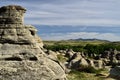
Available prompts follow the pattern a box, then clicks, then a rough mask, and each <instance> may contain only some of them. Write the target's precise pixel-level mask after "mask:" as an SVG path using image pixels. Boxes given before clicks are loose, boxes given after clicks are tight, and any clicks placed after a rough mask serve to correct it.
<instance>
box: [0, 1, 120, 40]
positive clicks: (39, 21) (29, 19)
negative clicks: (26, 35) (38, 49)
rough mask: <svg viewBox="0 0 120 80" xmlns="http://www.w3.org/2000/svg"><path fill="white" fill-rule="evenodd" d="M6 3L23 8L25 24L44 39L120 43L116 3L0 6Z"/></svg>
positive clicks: (119, 10)
mask: <svg viewBox="0 0 120 80" xmlns="http://www.w3.org/2000/svg"><path fill="white" fill-rule="evenodd" d="M10 4H14V5H15V4H16V5H21V6H23V7H25V8H26V9H27V12H26V14H25V23H26V24H32V25H35V26H36V27H37V29H38V33H39V35H41V37H42V39H44V40H61V39H71V38H73V39H75V38H98V39H105V40H111V41H120V33H119V32H120V31H119V30H120V0H0V5H1V6H4V5H10ZM45 25H46V26H45ZM56 27H58V28H56ZM60 29H61V30H60ZM43 30H44V31H43ZM47 31H48V32H49V33H48V32H47Z"/></svg>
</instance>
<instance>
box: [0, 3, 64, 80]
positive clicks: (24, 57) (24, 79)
mask: <svg viewBox="0 0 120 80" xmlns="http://www.w3.org/2000/svg"><path fill="white" fill-rule="evenodd" d="M25 12H26V9H25V8H23V7H21V6H17V5H9V6H3V7H1V8H0V80H66V76H65V72H64V70H63V68H62V67H61V66H60V65H59V64H58V63H56V62H55V61H54V60H52V59H50V58H48V57H47V55H46V54H45V53H44V52H43V50H42V46H43V43H42V41H41V39H40V38H39V37H38V36H37V35H36V31H37V30H36V29H35V27H34V26H31V25H24V13H25Z"/></svg>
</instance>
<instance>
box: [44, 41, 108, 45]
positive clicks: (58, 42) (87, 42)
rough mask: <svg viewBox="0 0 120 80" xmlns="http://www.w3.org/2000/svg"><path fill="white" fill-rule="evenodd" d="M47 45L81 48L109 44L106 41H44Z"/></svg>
mask: <svg viewBox="0 0 120 80" xmlns="http://www.w3.org/2000/svg"><path fill="white" fill-rule="evenodd" d="M43 42H44V44H45V45H55V44H59V45H72V46H75V45H76V46H77V45H81V46H85V45H86V44H94V45H98V44H104V43H107V42H106V41H67V40H66V41H43Z"/></svg>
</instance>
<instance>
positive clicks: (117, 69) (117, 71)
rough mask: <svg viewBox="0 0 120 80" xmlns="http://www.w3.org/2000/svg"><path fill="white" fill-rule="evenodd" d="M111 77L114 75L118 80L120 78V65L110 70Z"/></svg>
mask: <svg viewBox="0 0 120 80" xmlns="http://www.w3.org/2000/svg"><path fill="white" fill-rule="evenodd" d="M109 76H110V77H113V78H115V79H117V80H119V79H120V66H116V67H114V68H112V69H111V70H110V75H109Z"/></svg>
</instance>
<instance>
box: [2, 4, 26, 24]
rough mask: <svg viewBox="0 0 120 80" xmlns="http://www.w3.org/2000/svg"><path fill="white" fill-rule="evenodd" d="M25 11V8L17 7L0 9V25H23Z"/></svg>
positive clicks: (11, 6)
mask: <svg viewBox="0 0 120 80" xmlns="http://www.w3.org/2000/svg"><path fill="white" fill-rule="evenodd" d="M25 11H26V9H25V8H23V7H21V6H17V5H9V6H3V7H1V8H0V24H23V22H24V13H25Z"/></svg>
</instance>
